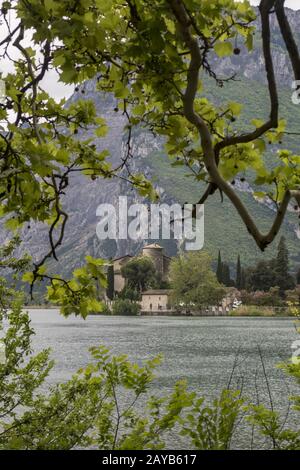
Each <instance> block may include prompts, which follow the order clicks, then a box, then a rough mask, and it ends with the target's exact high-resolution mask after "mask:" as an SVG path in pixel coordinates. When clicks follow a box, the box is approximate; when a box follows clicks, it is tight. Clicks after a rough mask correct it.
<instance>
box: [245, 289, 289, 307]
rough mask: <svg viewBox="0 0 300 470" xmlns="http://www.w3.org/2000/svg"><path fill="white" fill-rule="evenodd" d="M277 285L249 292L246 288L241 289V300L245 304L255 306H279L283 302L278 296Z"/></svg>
mask: <svg viewBox="0 0 300 470" xmlns="http://www.w3.org/2000/svg"><path fill="white" fill-rule="evenodd" d="M279 294H280V290H279V287H271V288H270V290H269V291H267V292H265V291H259V290H257V291H254V292H251V291H250V292H249V291H246V290H242V291H241V301H242V302H243V304H246V305H257V306H262V305H265V306H273V307H281V306H284V305H285V303H284V301H283V299H282V298H281V297H280V295H279Z"/></svg>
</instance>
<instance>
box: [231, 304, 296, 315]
mask: <svg viewBox="0 0 300 470" xmlns="http://www.w3.org/2000/svg"><path fill="white" fill-rule="evenodd" d="M229 315H231V316H233V317H275V316H276V315H279V316H284V315H288V313H287V312H286V310H285V309H284V308H283V309H281V310H279V311H278V312H277V311H276V310H275V309H274V308H273V307H270V306H259V305H240V306H239V307H238V308H235V309H234V310H231V311H230V312H229Z"/></svg>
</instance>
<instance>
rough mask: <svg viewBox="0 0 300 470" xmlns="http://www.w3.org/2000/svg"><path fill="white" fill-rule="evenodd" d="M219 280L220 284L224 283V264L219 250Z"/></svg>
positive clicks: (217, 272)
mask: <svg viewBox="0 0 300 470" xmlns="http://www.w3.org/2000/svg"><path fill="white" fill-rule="evenodd" d="M216 274H217V279H218V281H219V282H221V283H222V282H223V263H222V258H221V251H220V250H219V255H218V265H217V271H216Z"/></svg>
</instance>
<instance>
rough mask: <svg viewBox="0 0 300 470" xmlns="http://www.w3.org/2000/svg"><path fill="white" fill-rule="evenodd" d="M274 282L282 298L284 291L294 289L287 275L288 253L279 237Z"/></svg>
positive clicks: (283, 241)
mask: <svg viewBox="0 0 300 470" xmlns="http://www.w3.org/2000/svg"><path fill="white" fill-rule="evenodd" d="M274 268H275V277H276V279H275V281H276V285H277V286H278V287H279V289H280V291H279V292H280V295H281V296H282V297H284V291H286V290H288V289H293V288H294V287H295V280H294V279H293V277H292V276H291V274H290V273H289V252H288V249H287V246H286V242H285V238H284V237H281V239H280V241H279V244H278V251H277V257H276V259H275V260H274Z"/></svg>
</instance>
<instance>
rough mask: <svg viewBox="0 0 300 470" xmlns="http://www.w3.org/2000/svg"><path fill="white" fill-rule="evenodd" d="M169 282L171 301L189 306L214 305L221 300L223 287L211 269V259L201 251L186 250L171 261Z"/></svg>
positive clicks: (223, 293) (196, 307)
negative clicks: (171, 290)
mask: <svg viewBox="0 0 300 470" xmlns="http://www.w3.org/2000/svg"><path fill="white" fill-rule="evenodd" d="M170 282H171V286H172V289H173V293H172V302H173V303H174V304H175V305H176V304H177V305H182V306H185V307H189V308H195V309H198V308H201V307H203V306H208V305H215V304H218V303H219V302H220V300H222V298H223V297H224V295H225V289H224V288H223V287H222V286H221V285H220V284H219V282H218V281H217V278H216V275H215V273H214V272H213V271H212V269H211V259H210V257H209V255H208V254H207V253H205V252H203V251H197V252H187V253H184V254H181V255H179V256H178V257H177V258H174V259H173V260H172V261H171V265H170Z"/></svg>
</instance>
